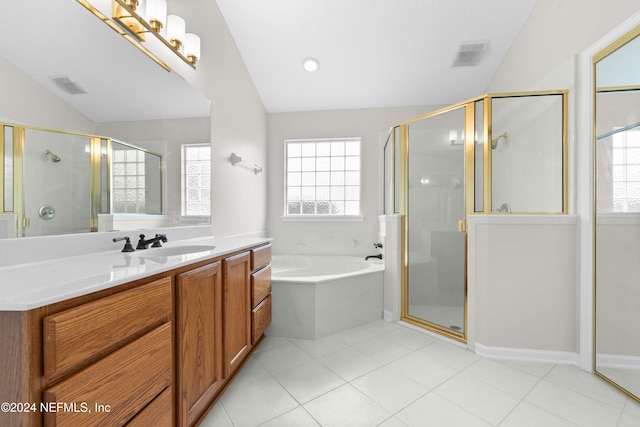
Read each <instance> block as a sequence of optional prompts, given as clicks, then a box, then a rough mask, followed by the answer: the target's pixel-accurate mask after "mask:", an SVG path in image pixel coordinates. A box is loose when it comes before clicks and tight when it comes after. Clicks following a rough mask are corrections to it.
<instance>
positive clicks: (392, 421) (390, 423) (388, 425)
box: [378, 417, 407, 427]
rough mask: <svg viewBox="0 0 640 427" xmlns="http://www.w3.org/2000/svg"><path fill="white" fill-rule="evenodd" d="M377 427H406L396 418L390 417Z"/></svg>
mask: <svg viewBox="0 0 640 427" xmlns="http://www.w3.org/2000/svg"><path fill="white" fill-rule="evenodd" d="M378 427H407V425H406V424H405V423H403V422H402V421H400V420H399V419H397V418H396V417H391V418H389V419H388V420H387V421H385V422H383V423H382V424H380V425H379V426H378Z"/></svg>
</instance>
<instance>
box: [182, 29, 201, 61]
mask: <svg viewBox="0 0 640 427" xmlns="http://www.w3.org/2000/svg"><path fill="white" fill-rule="evenodd" d="M184 54H185V56H186V57H187V58H189V57H193V58H194V60H195V59H200V37H198V36H197V35H195V34H193V33H187V34H186V35H185V36H184ZM194 62H195V61H194Z"/></svg>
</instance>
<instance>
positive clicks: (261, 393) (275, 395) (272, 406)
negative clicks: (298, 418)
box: [221, 377, 298, 427]
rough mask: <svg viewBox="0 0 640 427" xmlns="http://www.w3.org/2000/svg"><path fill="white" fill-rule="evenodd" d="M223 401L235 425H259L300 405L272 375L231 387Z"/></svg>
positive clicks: (236, 426) (244, 426) (247, 426)
mask: <svg viewBox="0 0 640 427" xmlns="http://www.w3.org/2000/svg"><path fill="white" fill-rule="evenodd" d="M234 385H235V384H234ZM221 401H222V405H223V406H224V409H225V410H226V412H227V414H228V415H229V418H230V419H231V421H232V422H233V425H234V427H252V426H257V425H260V424H261V423H264V422H266V421H269V420H271V419H273V418H275V417H278V416H280V415H282V414H285V413H287V412H289V411H291V410H292V409H294V408H296V407H297V406H298V402H296V401H295V400H294V399H293V397H291V395H290V394H289V393H287V391H286V390H285V389H284V388H283V387H282V386H281V385H280V384H278V382H277V381H276V380H275V379H274V378H272V377H269V378H265V379H263V380H259V381H256V382H254V383H251V384H249V385H248V386H245V387H233V386H232V387H229V389H228V390H227V391H226V392H225V394H224V395H223V396H222V399H221Z"/></svg>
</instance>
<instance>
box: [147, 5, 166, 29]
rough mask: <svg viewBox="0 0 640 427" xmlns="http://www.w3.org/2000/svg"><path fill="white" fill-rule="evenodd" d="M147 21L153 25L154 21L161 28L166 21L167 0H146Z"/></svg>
mask: <svg viewBox="0 0 640 427" xmlns="http://www.w3.org/2000/svg"><path fill="white" fill-rule="evenodd" d="M146 18H147V22H149V23H150V24H151V25H152V26H154V25H155V24H154V21H155V22H157V23H158V24H159V28H162V27H163V26H164V24H165V23H166V22H167V0H147V16H146Z"/></svg>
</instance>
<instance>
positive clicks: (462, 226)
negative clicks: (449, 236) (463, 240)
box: [458, 219, 467, 233]
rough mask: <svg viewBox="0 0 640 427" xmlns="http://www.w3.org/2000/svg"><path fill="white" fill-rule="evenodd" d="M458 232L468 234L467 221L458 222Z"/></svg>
mask: <svg viewBox="0 0 640 427" xmlns="http://www.w3.org/2000/svg"><path fill="white" fill-rule="evenodd" d="M458 231H459V232H461V233H466V232H467V220H466V219H460V220H458Z"/></svg>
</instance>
